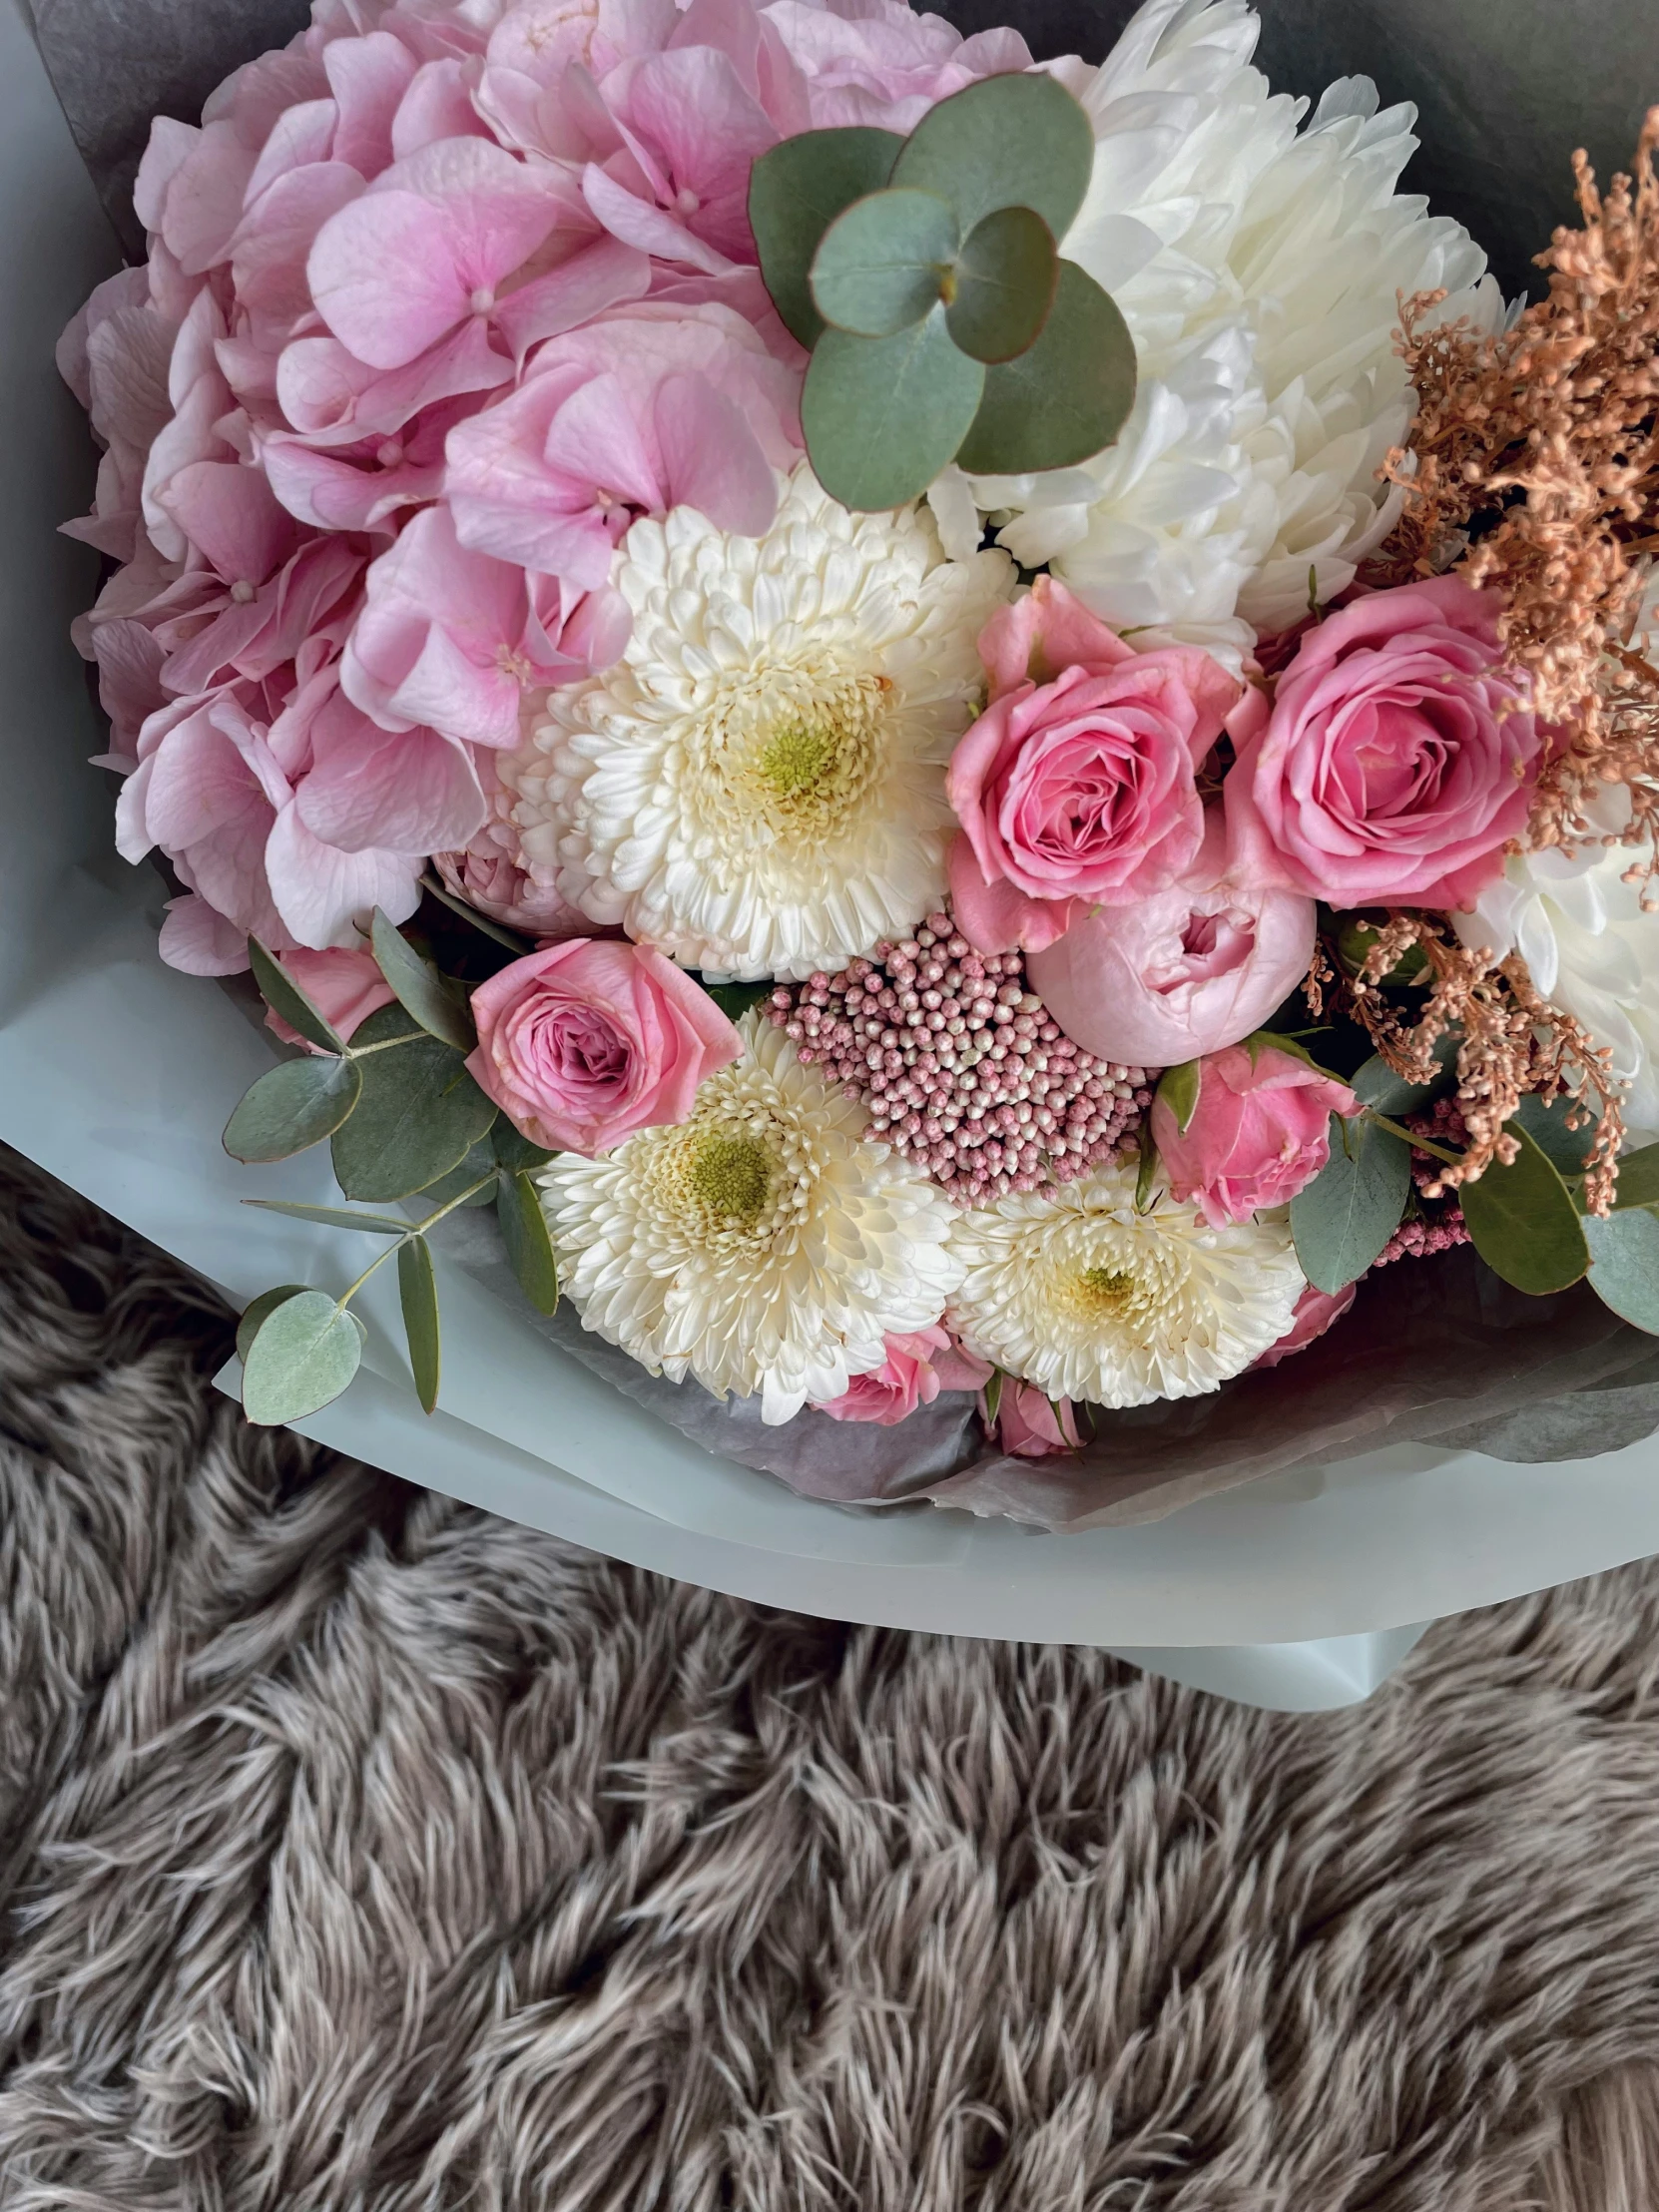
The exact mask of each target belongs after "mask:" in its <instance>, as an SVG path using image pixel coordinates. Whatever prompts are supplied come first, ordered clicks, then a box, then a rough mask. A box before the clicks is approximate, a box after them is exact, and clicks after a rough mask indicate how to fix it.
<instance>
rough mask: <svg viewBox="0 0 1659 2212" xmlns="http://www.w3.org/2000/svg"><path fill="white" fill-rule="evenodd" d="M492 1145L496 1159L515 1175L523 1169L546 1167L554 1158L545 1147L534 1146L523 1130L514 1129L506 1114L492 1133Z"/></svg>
mask: <svg viewBox="0 0 1659 2212" xmlns="http://www.w3.org/2000/svg"><path fill="white" fill-rule="evenodd" d="M490 1145H491V1147H492V1149H493V1150H494V1153H495V1157H496V1159H497V1160H498V1161H499V1162H500V1163H501V1165H502V1166H503V1167H504V1168H506V1169H507V1170H508V1171H509V1172H510V1173H512V1174H514V1175H516V1174H518V1172H519V1171H520V1170H521V1169H523V1168H542V1167H545V1166H546V1165H547V1163H548V1161H549V1160H551V1159H552V1158H553V1157H554V1155H553V1154H552V1153H551V1152H549V1151H548V1149H547V1147H546V1146H545V1145H539V1144H532V1143H531V1142H530V1140H529V1138H528V1137H526V1136H525V1135H524V1134H523V1132H522V1131H521V1130H517V1129H515V1128H514V1127H513V1125H512V1123H511V1122H510V1121H509V1120H508V1119H507V1117H506V1115H505V1114H503V1115H502V1117H501V1119H500V1120H499V1121H498V1122H497V1123H496V1124H495V1126H494V1128H493V1129H491V1131H490Z"/></svg>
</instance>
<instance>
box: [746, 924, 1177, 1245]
mask: <svg viewBox="0 0 1659 2212" xmlns="http://www.w3.org/2000/svg"><path fill="white" fill-rule="evenodd" d="M768 1011H769V1013H770V1015H771V1018H772V1019H773V1021H775V1022H776V1023H778V1024H779V1025H780V1027H782V1028H783V1029H784V1030H785V1032H786V1033H787V1034H788V1035H789V1036H790V1037H791V1038H792V1039H793V1040H794V1042H795V1046H796V1050H797V1052H798V1054H799V1056H800V1057H801V1059H803V1060H804V1061H807V1062H808V1063H809V1064H816V1065H818V1066H821V1067H822V1068H823V1070H824V1073H825V1075H826V1076H827V1077H828V1078H829V1080H830V1082H832V1083H838V1084H839V1085H840V1087H841V1089H842V1090H843V1091H844V1092H845V1093H846V1095H847V1096H848V1097H853V1098H861V1099H863V1100H864V1102H865V1104H866V1105H867V1106H868V1107H869V1110H870V1121H869V1131H868V1134H869V1135H870V1136H871V1137H874V1138H882V1139H884V1140H885V1141H886V1142H887V1143H888V1144H891V1145H893V1146H894V1147H895V1148H896V1149H897V1150H898V1151H900V1152H902V1153H905V1154H907V1155H908V1156H909V1158H910V1159H911V1160H913V1161H914V1163H915V1165H916V1166H917V1167H920V1168H923V1169H924V1170H925V1171H926V1173H927V1174H928V1175H930V1176H931V1177H932V1178H933V1180H934V1181H935V1182H936V1183H938V1184H939V1185H940V1186H941V1187H942V1188H943V1190H944V1191H945V1192H946V1193H947V1194H948V1196H949V1197H951V1198H953V1199H955V1200H956V1202H957V1203H958V1204H959V1205H963V1206H984V1205H989V1204H990V1203H991V1201H992V1200H994V1199H997V1198H1001V1197H1003V1196H1005V1195H1006V1194H1007V1193H1008V1192H1010V1191H1032V1190H1035V1189H1036V1188H1037V1187H1038V1185H1039V1184H1041V1183H1045V1182H1058V1183H1067V1182H1071V1181H1074V1180H1075V1179H1076V1178H1077V1177H1078V1176H1080V1175H1086V1174H1087V1173H1088V1172H1089V1170H1090V1169H1091V1168H1093V1167H1096V1166H1098V1165H1099V1163H1100V1162H1101V1161H1103V1160H1109V1159H1111V1158H1112V1157H1113V1156H1114V1155H1115V1154H1116V1153H1118V1152H1119V1151H1121V1150H1122V1149H1123V1146H1124V1142H1125V1139H1126V1138H1127V1137H1128V1136H1129V1135H1130V1133H1131V1131H1132V1130H1133V1129H1134V1128H1135V1127H1136V1125H1137V1124H1138V1123H1139V1121H1140V1119H1141V1116H1142V1115H1143V1114H1144V1113H1145V1112H1146V1110H1147V1108H1148V1106H1150V1104H1151V1102H1152V1084H1153V1082H1154V1081H1155V1080H1156V1077H1155V1076H1154V1075H1153V1074H1152V1073H1150V1072H1149V1071H1148V1070H1147V1069H1145V1068H1138V1067H1120V1066H1118V1065H1117V1064H1116V1063H1114V1062H1111V1061H1105V1060H1097V1059H1095V1058H1094V1057H1093V1056H1092V1055H1091V1054H1090V1053H1087V1052H1084V1051H1083V1050H1082V1049H1081V1048H1080V1047H1079V1046H1078V1045H1076V1044H1074V1043H1073V1042H1072V1040H1071V1039H1070V1038H1069V1037H1068V1036H1066V1035H1064V1033H1063V1032H1062V1031H1061V1028H1060V1025H1059V1023H1058V1022H1056V1021H1055V1020H1054V1019H1053V1017H1052V1015H1050V1014H1049V1013H1048V1012H1047V1010H1046V1009H1045V1007H1044V1005H1043V1002H1042V1000H1041V999H1040V998H1039V997H1038V996H1037V995H1036V993H1035V992H1034V991H1032V990H1030V989H1029V988H1028V987H1027V985H1026V978H1025V961H1024V958H1023V955H1022V954H1020V953H1018V952H1000V953H998V952H989V953H981V952H976V951H975V950H974V949H973V947H972V946H971V945H970V944H969V943H968V941H967V939H966V937H964V936H962V935H961V934H960V933H959V932H958V931H957V930H956V928H955V927H954V925H953V924H952V921H951V918H950V916H949V915H948V914H947V913H934V914H929V915H928V917H927V920H926V922H925V924H924V925H923V926H922V927H921V928H920V929H918V930H917V931H916V933H915V935H914V937H906V938H905V939H904V941H903V942H902V943H900V944H878V945H877V946H876V947H875V950H874V953H873V954H872V955H871V957H870V958H869V959H867V960H853V961H852V962H851V963H850V964H849V965H848V966H846V967H844V968H843V969H841V971H840V973H839V974H837V975H826V974H823V973H820V974H817V975H814V976H812V977H811V978H810V979H809V980H808V981H807V982H806V983H799V984H795V985H793V986H790V987H784V986H780V987H779V989H777V990H775V991H774V992H773V994H772V999H771V1003H770V1006H769V1008H768Z"/></svg>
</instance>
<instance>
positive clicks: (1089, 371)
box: [932, 78, 1136, 476]
mask: <svg viewBox="0 0 1659 2212" xmlns="http://www.w3.org/2000/svg"><path fill="white" fill-rule="evenodd" d="M1022 81H1023V80H1022ZM1031 81H1032V82H1033V83H1034V82H1035V79H1032V80H1031ZM986 82H987V83H991V84H1002V83H1008V82H1011V80H1009V79H1006V78H989V79H987V80H986ZM945 105H948V102H946V103H945ZM932 112H933V113H934V114H935V115H936V114H937V113H938V110H937V109H934V110H933V111H932ZM1135 378H1136V368H1135V341H1134V339H1133V338H1132V337H1131V336H1130V335H1129V325H1128V324H1127V323H1126V322H1125V321H1124V319H1123V316H1122V315H1121V314H1120V313H1119V312H1118V308H1117V302H1116V301H1115V300H1114V299H1113V298H1112V297H1111V295H1110V294H1109V293H1108V292H1104V291H1102V290H1101V288H1100V286H1099V285H1098V284H1097V283H1096V282H1095V280H1094V278H1093V277H1087V276H1085V275H1084V273H1083V271H1082V270H1080V269H1079V268H1078V266H1077V264H1076V263H1075V262H1067V261H1062V262H1061V264H1060V274H1059V282H1058V284H1057V285H1056V287H1055V292H1054V304H1053V305H1052V307H1051V308H1050V309H1049V313H1048V319H1047V321H1046V322H1045V323H1044V324H1043V326H1042V330H1041V333H1040V334H1039V336H1038V337H1037V340H1036V342H1035V343H1034V344H1033V345H1031V346H1029V347H1027V349H1026V350H1025V352H1023V353H1022V354H1020V356H1019V358H1018V359H1017V360H1012V361H1003V362H1000V363H999V364H998V365H997V366H996V367H995V368H989V369H987V370H986V371H985V388H984V395H983V397H982V398H981V400H980V402H979V408H978V412H977V413H976V414H975V416H974V418H973V422H972V426H971V427H970V428H969V430H968V432H967V434H966V436H965V437H964V438H963V440H962V442H961V446H960V449H959V451H958V452H957V454H956V459H957V461H958V462H959V464H960V465H961V466H962V467H963V468H964V469H966V470H967V472H968V474H969V475H970V476H1023V475H1026V474H1027V473H1029V472H1031V471H1033V470H1037V469H1045V468H1071V467H1073V466H1074V465H1075V464H1076V463H1077V462H1079V461H1086V460H1088V459H1089V458H1090V457H1091V456H1092V455H1093V454H1096V453H1099V452H1102V451H1104V449H1105V448H1106V447H1107V446H1108V445H1110V444H1111V443H1112V440H1113V439H1114V438H1115V437H1116V436H1117V434H1118V432H1119V431H1120V430H1121V429H1122V428H1123V425H1124V423H1125V421H1126V420H1127V419H1128V415H1129V410H1130V408H1131V407H1133V406H1134V404H1135Z"/></svg>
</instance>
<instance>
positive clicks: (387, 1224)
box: [243, 1198, 409, 1237]
mask: <svg viewBox="0 0 1659 2212" xmlns="http://www.w3.org/2000/svg"><path fill="white" fill-rule="evenodd" d="M243 1204H244V1205H245V1206H257V1207H258V1208H259V1209H260V1211H261V1213H263V1214H290V1215H291V1216H292V1217H293V1219H294V1220H295V1221H316V1222H320V1223H321V1224H322V1226H323V1227H324V1228H325V1229H361V1230H364V1231H366V1232H367V1234H368V1235H369V1236H371V1237H406V1236H407V1235H408V1233H409V1225H408V1223H407V1222H406V1221H399V1220H398V1218H397V1216H396V1215H395V1214H359V1213H355V1212H353V1211H352V1209H351V1208H350V1207H348V1206H302V1205H301V1204H300V1203H299V1201H298V1200H297V1199H296V1198H245V1199H244V1200H243Z"/></svg>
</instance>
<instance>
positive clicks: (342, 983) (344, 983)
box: [265, 945, 394, 1052]
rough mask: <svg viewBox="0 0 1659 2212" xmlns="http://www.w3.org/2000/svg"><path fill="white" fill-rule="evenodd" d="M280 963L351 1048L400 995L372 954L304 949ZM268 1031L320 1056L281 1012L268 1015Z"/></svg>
mask: <svg viewBox="0 0 1659 2212" xmlns="http://www.w3.org/2000/svg"><path fill="white" fill-rule="evenodd" d="M277 962H278V964H279V965H280V966H282V967H283V968H285V969H286V970H287V972H288V974H289V975H291V976H292V977H293V980H294V981H295V982H296V983H297V984H298V985H299V988H300V989H301V990H302V991H303V992H304V994H305V996H306V997H307V998H308V999H309V1000H310V1002H311V1004H312V1005H313V1006H314V1007H315V1008H316V1010H317V1012H318V1013H319V1014H320V1015H321V1016H322V1018H323V1020H324V1021H328V1022H331V1023H332V1024H333V1026H334V1027H335V1028H336V1029H337V1030H338V1031H339V1033H340V1035H341V1036H342V1037H343V1038H344V1039H345V1040H346V1042H347V1043H348V1044H349V1043H350V1041H351V1033H352V1031H353V1030H354V1029H355V1028H356V1027H357V1025H358V1024H359V1023H360V1022H364V1021H366V1020H367V1019H368V1017H369V1015H370V1014H372V1013H374V1012H376V1011H377V1010H378V1009H379V1008H380V1007H382V1006H389V1005H390V1004H391V1002H392V998H393V996H394V993H393V992H392V989H391V987H390V985H389V984H388V983H387V981H386V979H385V977H384V976H383V975H382V974H381V973H380V970H379V967H378V965H377V963H376V962H375V960H374V957H373V955H372V954H371V953H367V952H352V951H348V950H346V948H345V947H344V946H335V947H332V948H331V949H330V950H328V951H326V952H313V951H311V950H310V949H309V947H308V946H305V945H301V946H299V947H298V948H297V950H295V951H292V952H278V953H277ZM265 1025H266V1027H267V1028H268V1029H269V1030H270V1031H271V1032H272V1033H273V1035H274V1036H277V1037H280V1038H281V1040H282V1042H283V1043H284V1044H302V1045H304V1046H305V1049H306V1051H307V1052H315V1051H316V1050H317V1047H316V1046H315V1045H313V1044H307V1043H306V1041H305V1039H304V1038H303V1037H302V1036H301V1035H300V1034H299V1032H298V1030H297V1029H292V1028H290V1027H289V1026H288V1024H287V1023H286V1022H285V1021H284V1020H283V1019H282V1017H281V1015H280V1014H278V1013H277V1012H275V1011H270V1012H268V1013H267V1014H266V1017H265Z"/></svg>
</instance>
